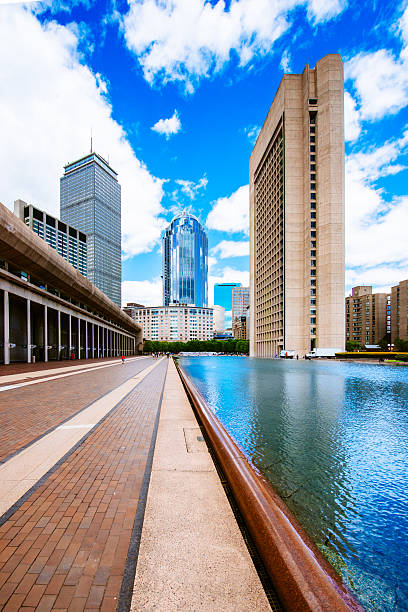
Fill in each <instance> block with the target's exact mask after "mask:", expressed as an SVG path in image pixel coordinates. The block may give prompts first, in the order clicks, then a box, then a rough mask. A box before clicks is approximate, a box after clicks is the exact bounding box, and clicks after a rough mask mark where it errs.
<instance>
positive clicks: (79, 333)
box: [78, 317, 81, 359]
mask: <svg viewBox="0 0 408 612" xmlns="http://www.w3.org/2000/svg"><path fill="white" fill-rule="evenodd" d="M78 359H81V319H80V318H79V317H78Z"/></svg>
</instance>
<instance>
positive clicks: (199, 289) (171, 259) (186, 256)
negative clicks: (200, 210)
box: [162, 212, 208, 307]
mask: <svg viewBox="0 0 408 612" xmlns="http://www.w3.org/2000/svg"><path fill="white" fill-rule="evenodd" d="M162 241H163V243H162V244H163V305H164V306H169V304H188V305H189V306H198V307H203V306H207V305H208V241H207V235H206V233H205V231H204V229H203V227H202V226H201V224H200V223H199V222H198V220H197V219H196V217H194V216H193V215H190V214H189V213H187V212H183V213H181V214H180V215H178V216H176V217H174V219H173V221H172V222H171V223H170V225H169V227H168V228H167V229H166V230H165V232H164V235H163V238H162Z"/></svg>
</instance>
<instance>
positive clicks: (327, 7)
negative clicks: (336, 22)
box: [307, 0, 347, 23]
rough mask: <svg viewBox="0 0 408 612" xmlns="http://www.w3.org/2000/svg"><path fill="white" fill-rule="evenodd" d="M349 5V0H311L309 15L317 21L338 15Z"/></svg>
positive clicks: (312, 19)
mask: <svg viewBox="0 0 408 612" xmlns="http://www.w3.org/2000/svg"><path fill="white" fill-rule="evenodd" d="M346 6H347V0H309V3H308V11H307V12H308V16H309V18H310V20H311V21H314V22H316V23H318V22H324V21H327V20H328V19H332V18H333V17H337V15H339V14H340V13H341V12H342V11H343V10H344V9H345V8H346Z"/></svg>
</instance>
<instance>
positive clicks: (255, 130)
mask: <svg viewBox="0 0 408 612" xmlns="http://www.w3.org/2000/svg"><path fill="white" fill-rule="evenodd" d="M260 131H261V128H260V126H259V125H248V126H247V127H246V128H244V132H245V134H246V135H247V136H248V140H249V142H250V143H251V144H252V145H254V144H255V143H256V139H257V138H258V135H259V132H260Z"/></svg>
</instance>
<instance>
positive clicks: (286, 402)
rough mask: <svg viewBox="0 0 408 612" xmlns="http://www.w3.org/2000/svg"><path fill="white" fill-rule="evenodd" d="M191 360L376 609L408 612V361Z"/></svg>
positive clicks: (335, 562) (277, 485)
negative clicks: (404, 363)
mask: <svg viewBox="0 0 408 612" xmlns="http://www.w3.org/2000/svg"><path fill="white" fill-rule="evenodd" d="M180 365H181V366H182V367H183V368H184V370H185V372H186V373H187V374H188V375H189V376H190V378H191V380H192V381H193V382H194V383H195V385H196V386H197V387H198V389H199V390H200V392H201V393H202V395H203V396H204V398H205V399H206V400H207V402H208V403H209V404H210V406H211V407H212V408H213V410H214V412H215V413H216V415H217V417H218V418H219V419H220V421H221V422H222V423H223V425H224V426H225V428H226V429H227V430H228V431H229V433H230V434H231V435H232V437H233V438H234V439H235V440H236V442H237V443H238V444H239V445H240V446H241V447H242V449H243V450H244V451H245V453H246V454H247V456H248V457H249V459H250V460H251V462H252V463H253V464H254V465H255V466H256V467H257V468H259V470H260V471H261V472H262V473H263V474H264V476H265V477H266V478H267V480H268V481H269V482H270V483H271V484H272V486H273V487H274V489H275V491H276V492H277V493H278V494H279V495H280V496H281V498H282V499H283V500H284V501H285V503H286V504H287V506H288V507H289V508H290V509H291V510H292V512H293V513H294V515H295V516H296V517H297V519H298V520H299V521H300V523H301V524H302V525H303V527H304V528H305V530H306V531H307V532H308V533H309V535H310V536H311V538H312V539H313V540H314V542H315V543H316V545H317V546H318V548H319V549H320V551H321V552H322V554H323V555H324V556H325V557H326V558H327V560H328V561H329V562H330V563H331V564H332V566H333V567H334V568H335V569H336V570H337V572H338V573H339V574H340V576H341V577H342V578H343V580H344V582H345V583H346V584H347V585H348V586H349V587H350V589H351V590H352V591H353V592H354V593H355V594H356V596H357V598H358V599H359V600H360V602H361V603H362V604H363V605H364V606H365V607H366V609H367V610H370V611H371V610H373V611H374V610H375V611H379V610H381V611H387V612H388V611H391V610H392V611H395V610H398V611H402V610H404V611H406V610H408V368H402V367H397V366H380V365H371V364H356V363H336V362H329V361H319V362H314V361H313V362H310V361H306V362H304V361H291V360H290V361H289V360H269V359H268V360H267V359H249V358H245V357H182V358H181V359H180Z"/></svg>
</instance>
